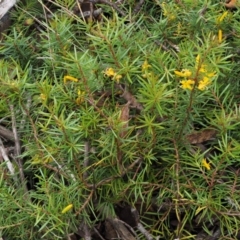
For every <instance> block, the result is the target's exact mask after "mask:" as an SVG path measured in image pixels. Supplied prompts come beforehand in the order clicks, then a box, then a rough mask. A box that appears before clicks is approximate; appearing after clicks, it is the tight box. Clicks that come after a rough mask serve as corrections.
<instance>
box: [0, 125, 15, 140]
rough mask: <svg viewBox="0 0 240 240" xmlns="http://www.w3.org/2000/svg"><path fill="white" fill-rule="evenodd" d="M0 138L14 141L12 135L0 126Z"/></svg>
mask: <svg viewBox="0 0 240 240" xmlns="http://www.w3.org/2000/svg"><path fill="white" fill-rule="evenodd" d="M0 136H2V137H4V138H6V139H7V140H10V141H14V136H13V133H12V132H11V131H10V130H8V129H7V128H5V127H3V126H0Z"/></svg>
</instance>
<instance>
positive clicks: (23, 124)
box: [19, 96, 32, 132]
mask: <svg viewBox="0 0 240 240" xmlns="http://www.w3.org/2000/svg"><path fill="white" fill-rule="evenodd" d="M31 103H32V99H31V96H28V98H27V104H26V109H27V110H28V111H29V109H30V107H31ZM22 114H23V118H22V120H21V123H20V126H19V132H22V131H23V129H24V127H25V123H26V119H27V113H26V111H23V110H22Z"/></svg>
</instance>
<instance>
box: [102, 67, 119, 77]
mask: <svg viewBox="0 0 240 240" xmlns="http://www.w3.org/2000/svg"><path fill="white" fill-rule="evenodd" d="M104 74H105V75H106V76H107V77H114V75H115V74H116V73H115V71H114V69H113V68H107V69H106V70H105V71H104Z"/></svg>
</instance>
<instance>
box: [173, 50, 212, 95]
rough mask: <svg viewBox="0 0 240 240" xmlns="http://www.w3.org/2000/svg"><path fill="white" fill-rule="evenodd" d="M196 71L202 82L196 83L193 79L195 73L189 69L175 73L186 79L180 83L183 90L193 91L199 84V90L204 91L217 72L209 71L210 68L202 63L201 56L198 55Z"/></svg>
mask: <svg viewBox="0 0 240 240" xmlns="http://www.w3.org/2000/svg"><path fill="white" fill-rule="evenodd" d="M195 69H196V71H197V72H198V75H199V76H200V77H201V80H199V81H196V80H194V79H192V78H191V77H192V76H193V73H192V71H190V70H189V69H182V70H181V71H174V73H175V75H176V76H178V77H181V78H184V80H182V81H180V83H181V88H183V89H189V90H192V89H193V87H194V85H195V83H197V84H198V85H197V88H198V89H199V90H201V91H203V90H205V89H206V88H207V87H208V85H209V84H210V83H211V79H212V78H213V77H214V76H215V72H212V71H209V70H208V66H206V65H205V64H202V62H200V56H199V55H197V57H196V65H195Z"/></svg>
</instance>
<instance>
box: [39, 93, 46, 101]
mask: <svg viewBox="0 0 240 240" xmlns="http://www.w3.org/2000/svg"><path fill="white" fill-rule="evenodd" d="M40 99H41V100H42V101H43V102H44V101H45V100H46V99H47V96H46V94H44V93H41V94H40Z"/></svg>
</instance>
